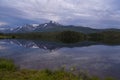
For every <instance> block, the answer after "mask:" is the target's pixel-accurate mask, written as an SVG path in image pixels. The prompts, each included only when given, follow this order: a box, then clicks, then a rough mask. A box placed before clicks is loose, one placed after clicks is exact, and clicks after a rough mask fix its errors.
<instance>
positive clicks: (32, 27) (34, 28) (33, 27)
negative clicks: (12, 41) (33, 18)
mask: <svg viewBox="0 0 120 80" xmlns="http://www.w3.org/2000/svg"><path fill="white" fill-rule="evenodd" d="M61 26H62V25H60V24H58V23H56V22H53V21H50V22H49V23H44V24H27V25H24V26H20V27H17V28H14V29H12V31H11V32H20V33H22V32H39V31H43V30H46V29H53V28H58V27H61Z"/></svg>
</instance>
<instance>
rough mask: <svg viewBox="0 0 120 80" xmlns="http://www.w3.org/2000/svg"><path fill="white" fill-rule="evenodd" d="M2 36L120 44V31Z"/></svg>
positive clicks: (33, 33)
mask: <svg viewBox="0 0 120 80" xmlns="http://www.w3.org/2000/svg"><path fill="white" fill-rule="evenodd" d="M0 38H10V39H40V40H46V41H55V42H62V43H76V42H80V41H85V40H88V41H96V42H100V43H105V44H110V45H111V44H112V45H113V44H120V32H117V31H105V32H100V33H91V34H83V33H80V32H74V31H62V32H32V33H17V34H0Z"/></svg>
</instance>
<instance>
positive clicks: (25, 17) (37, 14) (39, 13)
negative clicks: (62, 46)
mask: <svg viewBox="0 0 120 80" xmlns="http://www.w3.org/2000/svg"><path fill="white" fill-rule="evenodd" d="M119 3H120V0H0V25H21V24H29V23H43V22H46V21H49V20H53V21H56V22H59V23H62V24H72V25H83V26H90V27H92V28H120V26H119V25H120V5H119Z"/></svg>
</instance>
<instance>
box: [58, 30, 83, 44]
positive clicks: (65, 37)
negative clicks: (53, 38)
mask: <svg viewBox="0 0 120 80" xmlns="http://www.w3.org/2000/svg"><path fill="white" fill-rule="evenodd" d="M57 39H58V40H59V41H61V42H63V43H75V42H79V41H83V40H85V34H83V33H79V32H74V31H64V32H61V33H59V34H58V35H57Z"/></svg>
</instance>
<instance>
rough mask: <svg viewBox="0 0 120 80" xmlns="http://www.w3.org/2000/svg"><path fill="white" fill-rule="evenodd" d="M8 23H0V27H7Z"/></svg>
mask: <svg viewBox="0 0 120 80" xmlns="http://www.w3.org/2000/svg"><path fill="white" fill-rule="evenodd" d="M7 24H8V23H6V22H0V26H4V25H7Z"/></svg>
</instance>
